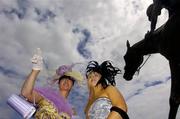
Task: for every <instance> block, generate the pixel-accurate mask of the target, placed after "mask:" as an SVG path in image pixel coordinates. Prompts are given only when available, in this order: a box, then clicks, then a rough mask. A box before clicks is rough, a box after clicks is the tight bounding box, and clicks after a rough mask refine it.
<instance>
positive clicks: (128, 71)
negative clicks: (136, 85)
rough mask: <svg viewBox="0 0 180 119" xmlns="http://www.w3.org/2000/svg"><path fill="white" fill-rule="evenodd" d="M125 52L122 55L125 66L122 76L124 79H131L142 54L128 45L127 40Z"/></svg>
mask: <svg viewBox="0 0 180 119" xmlns="http://www.w3.org/2000/svg"><path fill="white" fill-rule="evenodd" d="M126 45H127V52H126V54H125V55H124V60H125V67H124V71H125V72H124V75H123V78H124V79H125V80H128V81H129V80H131V79H132V78H133V75H134V74H135V72H136V71H138V70H139V67H140V65H141V64H142V62H143V55H142V54H141V53H140V52H139V51H138V50H136V49H135V48H133V47H130V43H129V41H127V43H126Z"/></svg>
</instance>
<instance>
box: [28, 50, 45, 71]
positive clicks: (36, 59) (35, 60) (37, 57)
mask: <svg viewBox="0 0 180 119" xmlns="http://www.w3.org/2000/svg"><path fill="white" fill-rule="evenodd" d="M31 62H32V64H33V67H32V69H33V70H42V69H43V57H42V51H41V49H40V48H37V49H36V51H35V54H34V55H33V57H32V59H31Z"/></svg>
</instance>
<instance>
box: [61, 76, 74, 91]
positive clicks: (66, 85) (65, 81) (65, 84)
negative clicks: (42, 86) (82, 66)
mask: <svg viewBox="0 0 180 119" xmlns="http://www.w3.org/2000/svg"><path fill="white" fill-rule="evenodd" d="M72 87H73V81H72V80H71V79H69V78H68V77H65V78H62V79H61V80H60V81H59V89H60V90H61V91H68V92H69V91H70V90H71V88H72Z"/></svg>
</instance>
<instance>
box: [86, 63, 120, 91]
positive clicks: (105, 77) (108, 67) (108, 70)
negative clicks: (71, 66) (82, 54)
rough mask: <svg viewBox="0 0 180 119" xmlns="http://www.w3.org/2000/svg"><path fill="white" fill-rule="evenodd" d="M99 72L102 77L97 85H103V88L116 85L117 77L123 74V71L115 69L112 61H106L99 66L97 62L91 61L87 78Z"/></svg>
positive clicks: (87, 70)
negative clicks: (92, 73)
mask: <svg viewBox="0 0 180 119" xmlns="http://www.w3.org/2000/svg"><path fill="white" fill-rule="evenodd" d="M92 71H93V72H97V73H99V74H101V75H102V77H101V79H100V80H99V81H98V82H97V84H96V85H98V84H101V85H102V86H103V88H106V87H107V86H109V85H113V86H115V85H116V82H115V76H116V75H117V74H120V73H121V70H120V69H119V68H117V67H114V66H113V65H112V64H111V62H110V61H104V62H103V63H102V64H100V65H99V64H98V62H96V61H90V62H89V63H88V66H87V68H86V77H87V76H88V74H89V73H90V72H92Z"/></svg>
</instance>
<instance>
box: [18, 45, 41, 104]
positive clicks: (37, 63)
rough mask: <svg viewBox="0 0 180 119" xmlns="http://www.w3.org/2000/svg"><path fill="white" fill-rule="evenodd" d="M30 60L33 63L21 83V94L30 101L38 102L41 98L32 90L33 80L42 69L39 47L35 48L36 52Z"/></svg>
mask: <svg viewBox="0 0 180 119" xmlns="http://www.w3.org/2000/svg"><path fill="white" fill-rule="evenodd" d="M31 61H32V63H33V68H32V71H31V73H30V74H29V75H28V77H27V79H26V80H25V81H24V84H23V85H22V88H21V95H23V96H24V97H26V98H27V99H28V100H29V101H30V102H33V101H35V102H36V103H38V102H39V101H40V100H41V99H42V98H43V97H42V96H41V95H40V94H38V93H37V92H36V91H34V85H35V81H36V79H37V76H38V74H39V72H40V70H41V69H42V56H41V51H40V49H37V54H35V55H34V56H33V58H32V60H31Z"/></svg>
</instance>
